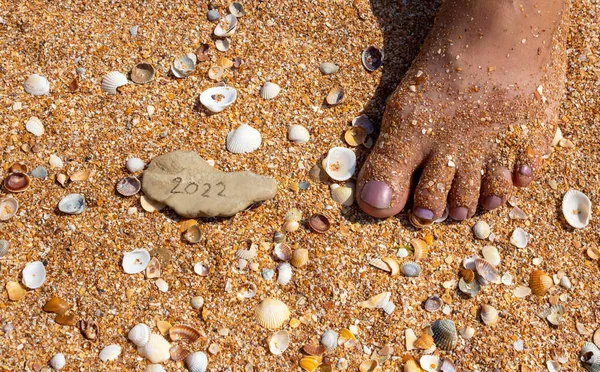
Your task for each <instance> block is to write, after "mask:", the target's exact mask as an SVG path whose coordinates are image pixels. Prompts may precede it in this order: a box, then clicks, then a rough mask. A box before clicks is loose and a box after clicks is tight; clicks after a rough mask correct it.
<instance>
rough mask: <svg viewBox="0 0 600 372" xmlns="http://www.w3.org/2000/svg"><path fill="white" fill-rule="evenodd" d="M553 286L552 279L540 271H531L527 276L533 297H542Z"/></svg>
mask: <svg viewBox="0 0 600 372" xmlns="http://www.w3.org/2000/svg"><path fill="white" fill-rule="evenodd" d="M553 285H554V281H553V280H552V277H550V275H548V274H546V273H545V272H543V271H541V270H533V271H532V272H531V274H529V287H530V288H531V292H532V293H533V294H535V295H538V296H543V295H544V294H545V293H546V292H548V290H549V289H550V288H551V287H552V286H553Z"/></svg>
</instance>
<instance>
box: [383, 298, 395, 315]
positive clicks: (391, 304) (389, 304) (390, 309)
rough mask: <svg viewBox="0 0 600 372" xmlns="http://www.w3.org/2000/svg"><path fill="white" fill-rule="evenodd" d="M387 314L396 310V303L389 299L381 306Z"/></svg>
mask: <svg viewBox="0 0 600 372" xmlns="http://www.w3.org/2000/svg"><path fill="white" fill-rule="evenodd" d="M381 309H382V310H383V311H384V312H385V313H386V314H387V315H391V314H392V313H393V312H394V310H396V304H395V303H394V301H392V300H390V301H388V302H387V303H386V304H384V305H383V307H382V308H381Z"/></svg>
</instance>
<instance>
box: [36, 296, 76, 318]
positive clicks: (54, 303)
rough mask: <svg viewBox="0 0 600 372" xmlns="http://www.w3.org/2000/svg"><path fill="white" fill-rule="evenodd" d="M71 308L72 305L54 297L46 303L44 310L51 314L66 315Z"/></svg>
mask: <svg viewBox="0 0 600 372" xmlns="http://www.w3.org/2000/svg"><path fill="white" fill-rule="evenodd" d="M70 308H71V305H69V303H68V302H67V301H65V300H63V299H62V298H60V297H57V296H54V297H52V298H51V299H50V300H48V301H47V302H46V304H45V305H44V307H43V308H42V309H43V310H44V311H46V312H49V313H54V314H58V315H64V314H65V313H66V312H67V311H69V309H70Z"/></svg>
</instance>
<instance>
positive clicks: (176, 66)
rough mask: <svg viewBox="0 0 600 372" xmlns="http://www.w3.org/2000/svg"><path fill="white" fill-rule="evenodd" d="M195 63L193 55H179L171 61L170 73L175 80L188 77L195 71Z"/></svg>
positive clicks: (194, 55)
mask: <svg viewBox="0 0 600 372" xmlns="http://www.w3.org/2000/svg"><path fill="white" fill-rule="evenodd" d="M196 61H197V58H196V54H194V53H188V54H184V55H181V56H179V57H177V58H175V59H174V60H173V63H172V64H171V72H172V73H173V75H174V76H175V77H176V78H180V79H181V78H184V77H188V76H190V75H191V74H192V73H193V72H194V70H195V69H196Z"/></svg>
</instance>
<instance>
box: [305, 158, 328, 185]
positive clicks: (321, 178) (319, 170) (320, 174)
mask: <svg viewBox="0 0 600 372" xmlns="http://www.w3.org/2000/svg"><path fill="white" fill-rule="evenodd" d="M319 163H320V162H317V164H315V165H313V167H312V168H310V171H309V172H308V176H309V177H310V179H311V180H313V182H315V183H322V182H327V180H329V175H328V174H327V172H325V170H324V169H323V167H321V166H320V165H319Z"/></svg>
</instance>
